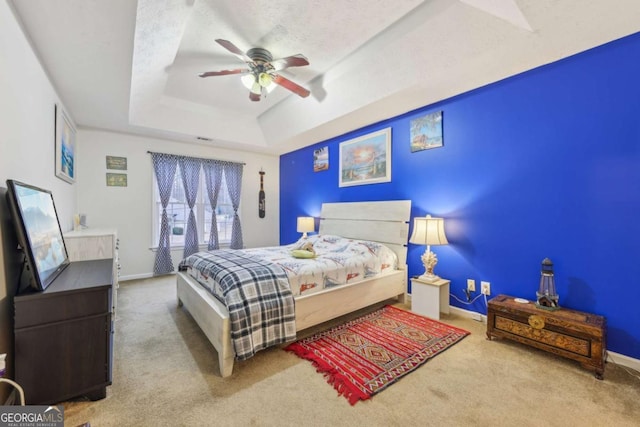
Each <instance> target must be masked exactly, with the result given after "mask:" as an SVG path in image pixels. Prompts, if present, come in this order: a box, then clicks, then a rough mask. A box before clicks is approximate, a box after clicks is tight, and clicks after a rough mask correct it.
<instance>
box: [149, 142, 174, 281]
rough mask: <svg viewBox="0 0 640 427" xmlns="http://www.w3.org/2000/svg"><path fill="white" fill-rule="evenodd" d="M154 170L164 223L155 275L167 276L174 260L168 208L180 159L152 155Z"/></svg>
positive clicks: (154, 270)
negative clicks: (170, 239)
mask: <svg viewBox="0 0 640 427" xmlns="http://www.w3.org/2000/svg"><path fill="white" fill-rule="evenodd" d="M151 160H152V161H153V170H154V171H155V174H156V181H158V192H159V193H160V203H161V204H162V223H161V225H160V240H159V241H158V251H157V252H156V262H155V265H154V266H153V273H154V274H167V273H172V272H173V260H172V259H171V243H170V241H169V237H170V234H169V233H170V230H169V218H168V217H167V206H168V205H169V198H170V197H171V188H172V187H173V179H174V177H175V175H176V166H177V165H178V159H177V157H176V156H172V155H170V154H160V153H151Z"/></svg>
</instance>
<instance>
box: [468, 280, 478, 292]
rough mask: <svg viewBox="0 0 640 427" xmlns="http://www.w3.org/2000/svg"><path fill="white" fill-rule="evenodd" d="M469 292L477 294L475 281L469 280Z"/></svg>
mask: <svg viewBox="0 0 640 427" xmlns="http://www.w3.org/2000/svg"><path fill="white" fill-rule="evenodd" d="M467 290H468V291H469V292H475V291H476V281H475V280H473V279H467Z"/></svg>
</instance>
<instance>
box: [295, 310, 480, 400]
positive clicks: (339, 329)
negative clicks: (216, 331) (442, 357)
mask: <svg viewBox="0 0 640 427" xmlns="http://www.w3.org/2000/svg"><path fill="white" fill-rule="evenodd" d="M468 334H469V332H467V331H465V330H463V329H459V328H455V327H453V326H449V325H445V324H444V323H441V322H438V321H436V320H432V319H429V318H427V317H423V316H420V315H417V314H414V313H411V312H409V311H405V310H401V309H399V308H396V307H392V306H390V305H387V306H385V307H383V308H381V309H379V310H377V311H374V312H373V313H371V314H367V315H365V316H362V317H360V318H358V319H355V320H352V321H351V322H348V323H346V324H344V325H341V326H336V327H335V328H332V329H329V330H328V331H324V332H320V333H317V334H315V335H313V336H311V337H309V338H305V339H302V340H299V341H296V342H294V343H293V344H289V345H288V346H287V347H285V350H287V351H291V352H293V353H295V354H297V355H298V356H299V357H301V358H303V359H307V360H310V361H311V362H312V363H313V364H314V365H315V367H316V368H317V369H318V372H322V373H323V374H324V375H325V376H326V377H327V381H328V382H329V384H333V387H334V388H335V389H336V390H337V391H338V395H343V396H344V397H346V398H347V399H348V400H349V403H350V404H352V405H355V404H356V403H357V402H358V401H359V400H366V399H369V398H370V397H371V396H373V395H374V394H376V393H379V392H381V391H382V390H384V389H385V388H386V387H388V386H390V385H391V384H393V383H394V382H396V381H397V380H399V379H400V378H402V377H403V376H405V375H407V374H409V373H411V372H412V371H413V370H415V369H417V368H419V367H420V366H421V365H422V364H424V363H425V362H427V360H429V359H431V358H432V357H434V356H436V355H438V354H440V353H442V352H443V351H444V350H446V349H447V348H449V347H451V346H452V345H453V344H455V343H457V342H458V341H460V340H461V339H463V338H464V337H465V336H467V335H468Z"/></svg>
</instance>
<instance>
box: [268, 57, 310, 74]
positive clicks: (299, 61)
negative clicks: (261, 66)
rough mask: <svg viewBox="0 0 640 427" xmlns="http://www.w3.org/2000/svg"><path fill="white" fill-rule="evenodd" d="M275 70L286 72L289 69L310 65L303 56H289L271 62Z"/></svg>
mask: <svg viewBox="0 0 640 427" xmlns="http://www.w3.org/2000/svg"><path fill="white" fill-rule="evenodd" d="M271 65H272V66H273V69H274V70H276V71H280V70H284V69H285V68H289V67H302V66H305V65H309V60H308V59H307V58H306V57H305V56H304V55H302V54H300V53H299V54H297V55H292V56H287V57H286V58H280V59H276V60H275V61H271Z"/></svg>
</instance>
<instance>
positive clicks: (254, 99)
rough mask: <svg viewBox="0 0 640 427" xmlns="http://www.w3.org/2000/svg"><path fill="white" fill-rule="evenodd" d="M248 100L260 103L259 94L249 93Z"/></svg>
mask: <svg viewBox="0 0 640 427" xmlns="http://www.w3.org/2000/svg"><path fill="white" fill-rule="evenodd" d="M249 99H250V100H252V101H260V94H259V93H253V92H249Z"/></svg>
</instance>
